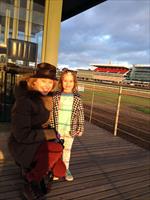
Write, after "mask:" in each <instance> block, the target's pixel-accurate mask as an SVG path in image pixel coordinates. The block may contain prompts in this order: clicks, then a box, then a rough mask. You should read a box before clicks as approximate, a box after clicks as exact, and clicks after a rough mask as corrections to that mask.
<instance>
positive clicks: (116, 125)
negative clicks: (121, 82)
mask: <svg viewBox="0 0 150 200" xmlns="http://www.w3.org/2000/svg"><path fill="white" fill-rule="evenodd" d="M121 94H122V86H120V88H119V94H118V104H117V112H116V119H115V128H114V136H116V135H117V128H118V119H119V112H120V102H121Z"/></svg>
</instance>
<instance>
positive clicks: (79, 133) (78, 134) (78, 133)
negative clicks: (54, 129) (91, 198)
mask: <svg viewBox="0 0 150 200" xmlns="http://www.w3.org/2000/svg"><path fill="white" fill-rule="evenodd" d="M72 136H73V137H76V136H78V137H80V136H82V132H80V131H76V132H74V133H73V134H72Z"/></svg>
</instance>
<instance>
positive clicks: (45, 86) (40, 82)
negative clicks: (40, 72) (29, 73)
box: [34, 78, 54, 95]
mask: <svg viewBox="0 0 150 200" xmlns="http://www.w3.org/2000/svg"><path fill="white" fill-rule="evenodd" d="M53 84H54V81H53V80H51V79H46V78H38V79H37V80H36V81H35V82H34V87H35V89H36V90H37V91H39V92H40V93H41V94H42V95H47V94H48V93H49V92H50V91H51V90H52V89H53Z"/></svg>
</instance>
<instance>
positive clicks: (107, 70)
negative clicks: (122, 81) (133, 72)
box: [94, 67, 129, 74]
mask: <svg viewBox="0 0 150 200" xmlns="http://www.w3.org/2000/svg"><path fill="white" fill-rule="evenodd" d="M94 71H95V72H105V73H118V74H124V73H126V72H128V71H129V69H127V68H124V67H122V68H117V67H97V68H96V69H95V70H94Z"/></svg>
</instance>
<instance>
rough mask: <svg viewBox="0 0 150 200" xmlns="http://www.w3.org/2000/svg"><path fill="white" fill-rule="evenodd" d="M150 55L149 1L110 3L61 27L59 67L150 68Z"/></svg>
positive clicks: (110, 1) (128, 0)
mask: <svg viewBox="0 0 150 200" xmlns="http://www.w3.org/2000/svg"><path fill="white" fill-rule="evenodd" d="M149 54H150V7H149V0H143V1H140V0H108V1H106V2H104V3H102V4H99V5H98V6H95V7H93V8H91V9H89V10H87V11H85V12H83V13H81V14H79V15H77V16H74V17H72V18H70V19H68V20H66V21H64V22H62V24H61V38H60V48H59V60H58V62H59V63H60V64H66V65H69V66H72V67H87V68H89V65H90V63H103V62H105V63H107V62H109V61H110V60H111V61H112V63H113V62H125V63H130V64H135V63H138V64H148V63H150V56H149Z"/></svg>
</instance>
